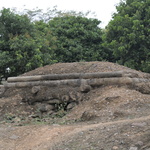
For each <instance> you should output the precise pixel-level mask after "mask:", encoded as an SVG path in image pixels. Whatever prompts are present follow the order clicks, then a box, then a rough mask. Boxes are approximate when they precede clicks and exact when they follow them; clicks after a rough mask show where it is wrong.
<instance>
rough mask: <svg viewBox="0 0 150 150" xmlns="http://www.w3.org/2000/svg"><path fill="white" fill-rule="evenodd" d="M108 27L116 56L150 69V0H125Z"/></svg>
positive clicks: (108, 43) (111, 46) (111, 47)
mask: <svg viewBox="0 0 150 150" xmlns="http://www.w3.org/2000/svg"><path fill="white" fill-rule="evenodd" d="M116 8H117V13H115V14H114V15H113V20H111V21H110V22H109V24H108V26H107V27H106V34H105V40H106V41H107V46H108V48H109V49H110V50H111V51H112V54H113V56H114V60H115V61H117V62H118V63H120V64H122V65H126V66H128V67H131V68H134V69H137V70H142V71H145V72H150V0H126V1H125V0H123V1H121V2H120V4H119V5H118V6H117V7H116Z"/></svg>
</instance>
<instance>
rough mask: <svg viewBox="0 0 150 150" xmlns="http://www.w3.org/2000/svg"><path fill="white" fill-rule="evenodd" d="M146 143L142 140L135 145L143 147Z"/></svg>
mask: <svg viewBox="0 0 150 150" xmlns="http://www.w3.org/2000/svg"><path fill="white" fill-rule="evenodd" d="M143 145H144V143H143V142H142V141H138V142H137V143H136V144H135V146H139V147H141V146H143Z"/></svg>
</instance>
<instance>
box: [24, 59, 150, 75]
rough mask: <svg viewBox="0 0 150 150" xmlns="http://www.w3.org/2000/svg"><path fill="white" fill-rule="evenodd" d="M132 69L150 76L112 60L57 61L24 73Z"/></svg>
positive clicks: (39, 73) (40, 73)
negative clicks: (111, 61)
mask: <svg viewBox="0 0 150 150" xmlns="http://www.w3.org/2000/svg"><path fill="white" fill-rule="evenodd" d="M120 70H121V71H131V72H134V73H137V74H138V75H139V77H149V76H150V75H149V74H146V73H143V72H140V71H136V70H133V69H130V68H128V67H125V66H122V65H118V64H115V63H110V62H74V63H56V64H53V65H47V66H44V67H41V68H37V69H35V70H33V71H30V72H27V73H25V74H23V76H33V75H46V74H63V73H92V72H111V71H120Z"/></svg>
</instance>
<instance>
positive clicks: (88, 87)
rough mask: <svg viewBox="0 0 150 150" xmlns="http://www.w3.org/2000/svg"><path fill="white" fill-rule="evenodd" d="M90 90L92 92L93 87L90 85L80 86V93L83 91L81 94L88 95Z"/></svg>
mask: <svg viewBox="0 0 150 150" xmlns="http://www.w3.org/2000/svg"><path fill="white" fill-rule="evenodd" d="M90 90H91V86H90V85H87V84H82V85H81V86H80V91H81V92H85V93H87V92H89V91H90Z"/></svg>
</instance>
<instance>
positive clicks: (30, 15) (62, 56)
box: [0, 0, 150, 77]
mask: <svg viewBox="0 0 150 150" xmlns="http://www.w3.org/2000/svg"><path fill="white" fill-rule="evenodd" d="M116 8H117V13H115V14H113V19H112V20H111V21H110V22H109V24H108V25H107V27H106V28H105V29H101V28H100V27H99V24H100V23H101V21H99V20H97V19H93V18H87V14H88V13H89V12H88V13H87V14H83V13H82V12H79V13H77V12H74V11H70V12H62V11H58V10H57V9H56V8H54V9H49V10H48V11H47V12H46V13H43V12H42V10H35V11H31V10H26V11H24V12H23V13H17V12H16V11H14V10H11V9H5V8H3V9H2V10H1V11H0V77H1V76H5V69H6V68H7V67H10V69H11V73H10V76H16V75H19V74H22V73H24V72H26V71H30V70H33V69H35V68H37V67H40V66H44V65H48V64H52V63H56V62H75V61H78V62H80V61H81V62H82V61H96V60H97V61H111V62H117V63H119V64H122V65H125V66H128V67H130V68H134V69H137V70H141V71H145V72H150V0H126V1H125V0H124V1H121V2H120V4H119V5H118V6H117V7H116Z"/></svg>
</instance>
